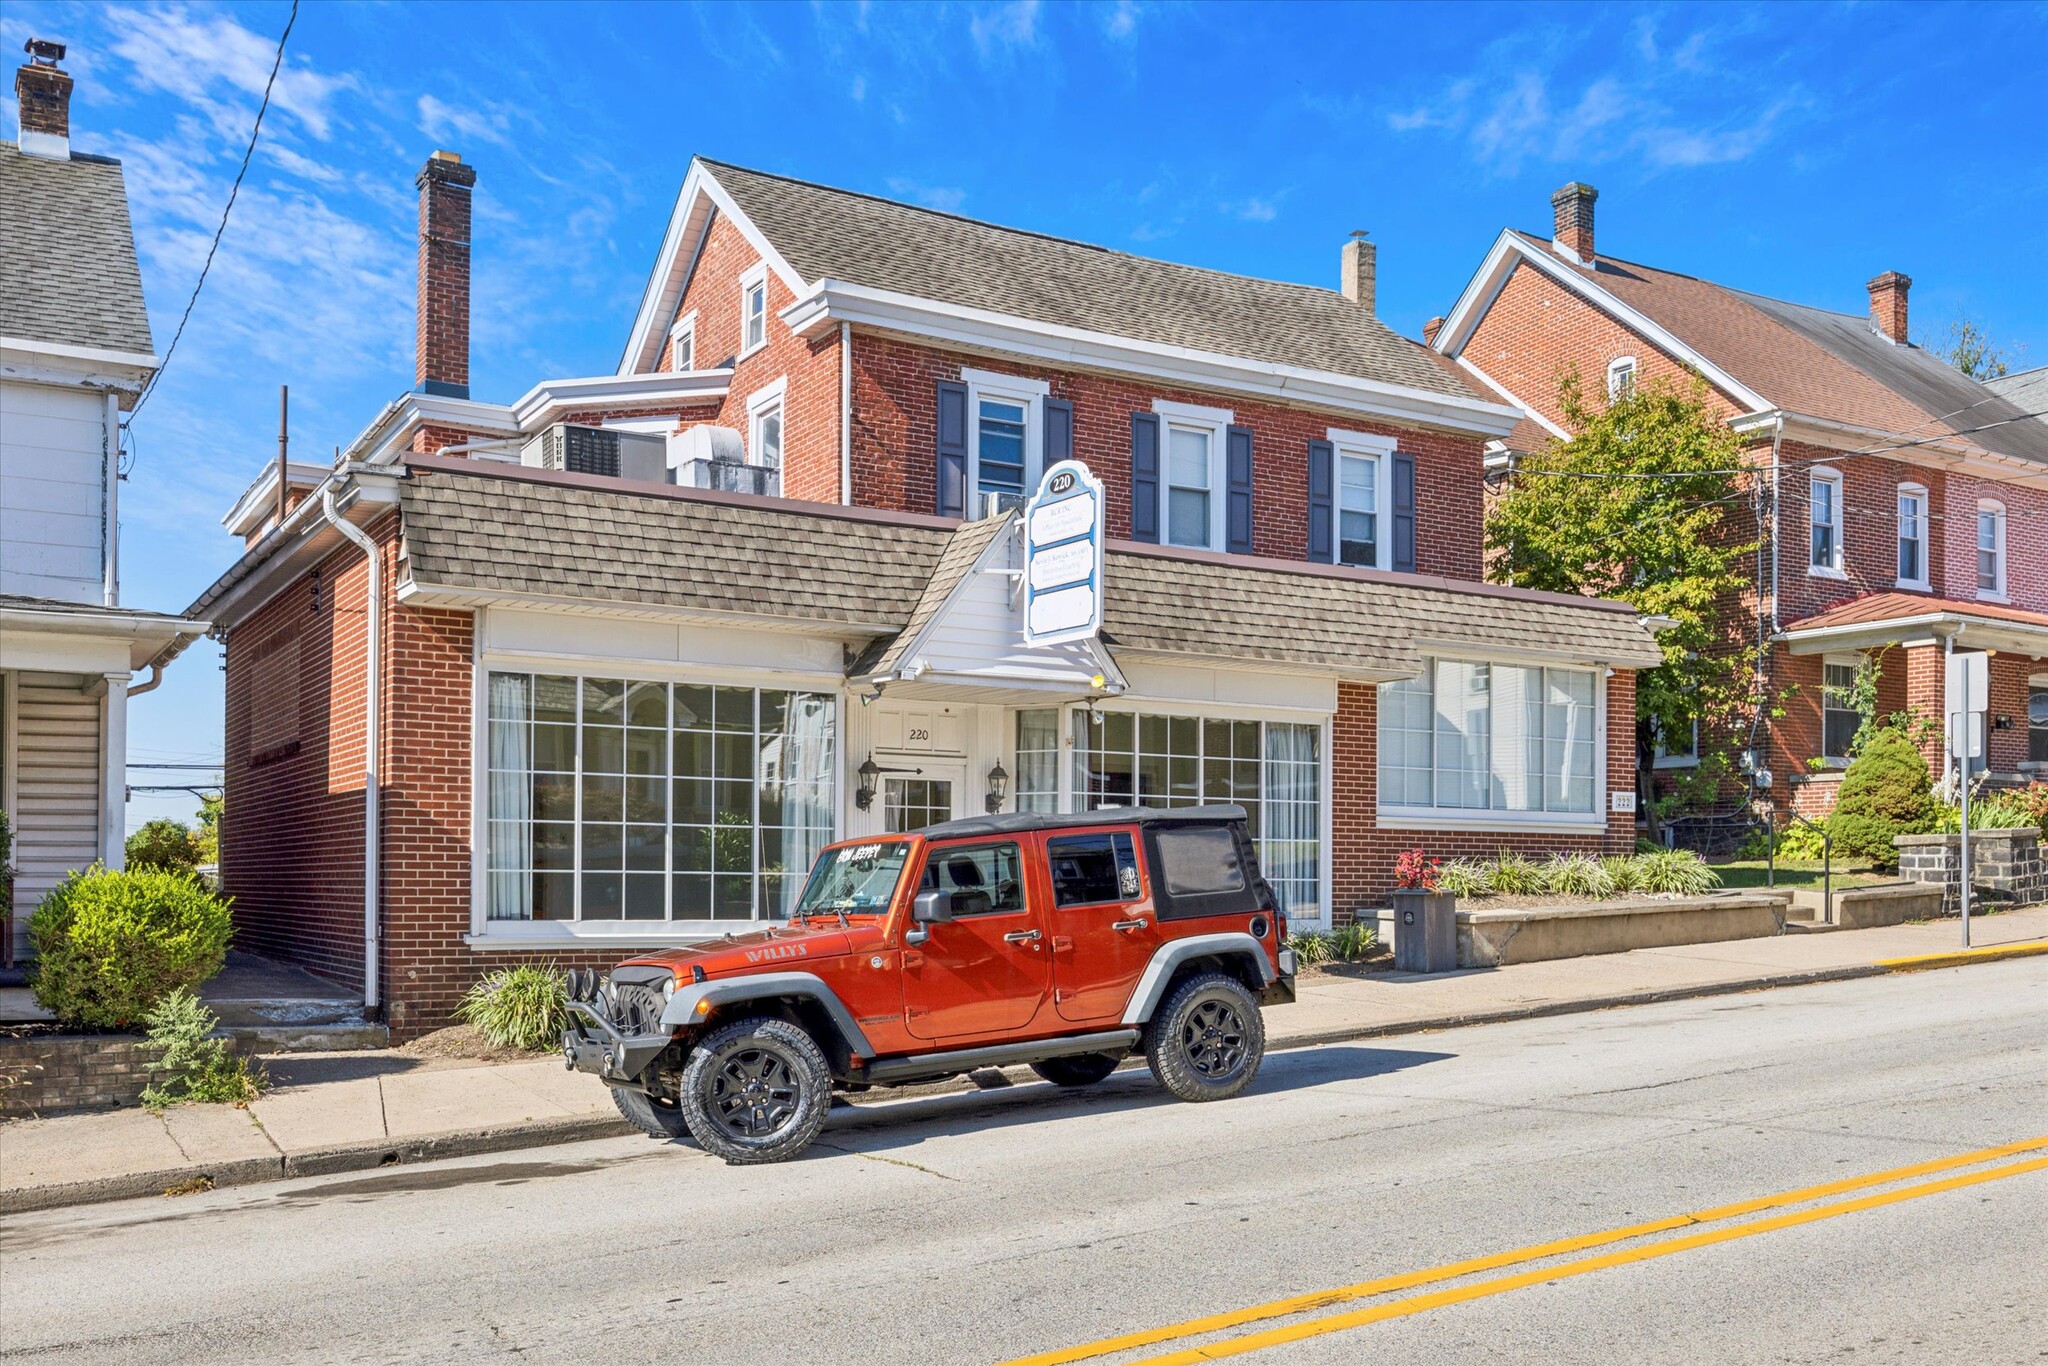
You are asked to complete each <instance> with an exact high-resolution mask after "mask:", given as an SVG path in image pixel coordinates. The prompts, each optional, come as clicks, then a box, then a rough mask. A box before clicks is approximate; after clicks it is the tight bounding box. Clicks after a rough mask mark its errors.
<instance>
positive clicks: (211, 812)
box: [192, 792, 227, 864]
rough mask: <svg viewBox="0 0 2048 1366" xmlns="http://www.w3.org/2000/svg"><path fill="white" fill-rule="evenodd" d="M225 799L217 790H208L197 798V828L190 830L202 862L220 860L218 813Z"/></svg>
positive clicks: (219, 813)
mask: <svg viewBox="0 0 2048 1366" xmlns="http://www.w3.org/2000/svg"><path fill="white" fill-rule="evenodd" d="M226 800H227V799H226V797H225V795H224V794H222V793H219V792H209V793H207V794H206V795H205V796H203V797H201V798H200V799H199V828H198V829H197V830H194V831H193V832H192V841H193V849H194V852H195V854H196V855H197V856H198V859H199V861H200V862H201V863H203V864H204V863H215V864H217V863H219V862H220V815H221V810H222V808H223V806H224V805H225V803H226Z"/></svg>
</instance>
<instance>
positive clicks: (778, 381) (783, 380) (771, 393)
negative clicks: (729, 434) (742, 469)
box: [747, 375, 789, 470]
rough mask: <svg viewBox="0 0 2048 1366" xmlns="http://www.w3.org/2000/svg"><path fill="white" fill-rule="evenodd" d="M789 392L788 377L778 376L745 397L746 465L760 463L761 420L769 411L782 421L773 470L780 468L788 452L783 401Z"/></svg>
mask: <svg viewBox="0 0 2048 1366" xmlns="http://www.w3.org/2000/svg"><path fill="white" fill-rule="evenodd" d="M788 392H789V376H788V375H778V376H776V377H775V378H774V379H773V380H771V381H769V382H768V383H767V384H764V385H762V386H761V387H760V388H758V389H756V390H754V392H753V393H751V394H748V395H747V463H748V464H749V465H759V464H761V463H762V461H761V419H762V418H764V417H766V416H767V415H768V413H769V411H770V410H771V409H773V410H774V411H775V412H776V414H777V415H778V416H779V417H781V419H782V437H781V440H780V441H779V442H778V443H777V449H776V452H775V468H776V469H778V470H780V469H781V468H782V458H783V456H784V455H785V454H786V453H787V452H788V450H789V404H788V403H787V402H785V401H784V399H785V396H786V395H787V393H788Z"/></svg>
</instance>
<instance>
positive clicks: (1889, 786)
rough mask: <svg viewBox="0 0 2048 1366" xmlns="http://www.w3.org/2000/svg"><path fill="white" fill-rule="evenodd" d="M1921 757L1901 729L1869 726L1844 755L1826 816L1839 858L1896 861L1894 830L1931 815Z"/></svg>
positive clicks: (1914, 827) (1879, 864)
mask: <svg viewBox="0 0 2048 1366" xmlns="http://www.w3.org/2000/svg"><path fill="white" fill-rule="evenodd" d="M1932 789H1933V783H1932V781H1931V780H1930V779H1929V777H1928V773H1927V761H1926V760H1925V759H1924V758H1922V757H1921V755H1920V751H1919V750H1918V749H1916V748H1914V745H1913V742H1912V741H1911V740H1909V739H1907V738H1906V734H1905V732H1903V731H1900V730H1896V729H1892V728H1886V729H1884V730H1879V731H1876V732H1874V733H1873V734H1872V735H1871V736H1870V737H1869V738H1868V740H1866V741H1865V743H1864V745H1863V750H1862V752H1861V753H1859V754H1858V755H1857V756H1856V757H1855V758H1854V759H1852V760H1850V761H1849V771H1848V772H1847V773H1846V774H1844V775H1843V776H1842V788H1841V791H1840V793H1839V794H1838V795H1837V796H1836V798H1835V814H1834V815H1832V816H1830V817H1829V818H1828V837H1829V839H1831V840H1832V841H1833V842H1834V855H1835V857H1836V858H1838V859H1841V860H1842V861H1843V862H1845V863H1851V862H1855V863H1868V864H1870V865H1871V866H1873V867H1876V868H1880V869H1883V870H1885V871H1887V872H1889V871H1891V870H1893V869H1895V868H1897V867H1898V866H1899V851H1898V849H1897V848H1895V847H1894V846H1893V844H1892V837H1893V836H1895V835H1915V834H1920V833H1923V832H1925V831H1927V830H1930V829H1932V828H1933V827H1934V823H1935V820H1936V818H1937V814H1938V813H1937V811H1936V809H1935V803H1934V796H1933V791H1932Z"/></svg>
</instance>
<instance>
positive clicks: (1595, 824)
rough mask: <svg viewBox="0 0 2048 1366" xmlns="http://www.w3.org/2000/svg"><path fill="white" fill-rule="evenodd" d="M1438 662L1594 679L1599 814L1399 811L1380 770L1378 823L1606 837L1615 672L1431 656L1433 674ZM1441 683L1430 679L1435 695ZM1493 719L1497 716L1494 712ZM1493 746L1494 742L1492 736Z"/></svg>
mask: <svg viewBox="0 0 2048 1366" xmlns="http://www.w3.org/2000/svg"><path fill="white" fill-rule="evenodd" d="M1438 661H1443V662H1446V663H1460V664H1496V665H1500V666H1502V667H1504V668H1518V669H1519V668H1537V669H1560V670H1570V671H1571V672H1574V673H1590V674H1592V675H1593V809H1592V810H1591V811H1495V810H1492V809H1490V808H1479V807H1458V806H1393V805H1389V804H1386V803H1382V802H1381V801H1380V800H1379V767H1378V765H1377V763H1375V765H1374V766H1373V769H1372V774H1373V802H1374V810H1375V816H1374V821H1373V824H1374V825H1375V826H1376V827H1378V828H1379V829H1382V830H1481V831H1514V830H1530V829H1542V830H1546V831H1550V832H1552V833H1557V834H1571V835H1600V834H1605V833H1606V832H1607V816H1608V811H1607V683H1608V680H1609V678H1610V677H1612V675H1613V673H1614V670H1613V669H1612V668H1610V667H1608V666H1605V665H1600V664H1579V663H1562V662H1558V661H1552V660H1525V659H1487V658H1482V657H1480V656H1477V655H1452V654H1430V655H1428V656H1427V657H1426V664H1427V666H1428V667H1429V668H1430V669H1432V670H1433V669H1434V668H1435V667H1436V663H1437V662H1438ZM1435 690H1436V680H1435V677H1434V675H1432V676H1431V678H1430V692H1431V695H1432V697H1433V696H1434V695H1435ZM1488 714H1489V716H1490V715H1491V711H1490V710H1489V713H1488ZM1373 740H1374V746H1375V749H1377V747H1378V741H1379V735H1378V724H1377V720H1375V725H1374V736H1373ZM1489 743H1490V737H1489Z"/></svg>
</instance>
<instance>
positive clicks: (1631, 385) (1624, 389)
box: [1607, 356, 1636, 400]
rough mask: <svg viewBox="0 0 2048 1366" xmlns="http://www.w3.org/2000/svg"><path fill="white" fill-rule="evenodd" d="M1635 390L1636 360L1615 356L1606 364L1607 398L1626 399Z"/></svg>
mask: <svg viewBox="0 0 2048 1366" xmlns="http://www.w3.org/2000/svg"><path fill="white" fill-rule="evenodd" d="M1635 388H1636V358H1635V357H1634V356H1616V357H1615V358H1614V359H1613V360H1611V361H1609V362H1607V397H1608V398H1609V399H1610V400H1612V399H1619V398H1627V397H1628V396H1629V395H1630V394H1632V393H1634V392H1635Z"/></svg>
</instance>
